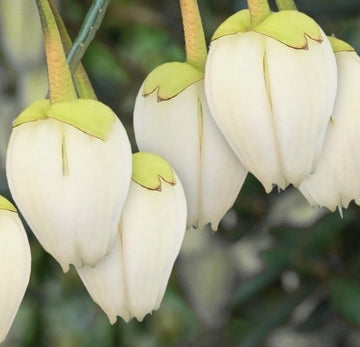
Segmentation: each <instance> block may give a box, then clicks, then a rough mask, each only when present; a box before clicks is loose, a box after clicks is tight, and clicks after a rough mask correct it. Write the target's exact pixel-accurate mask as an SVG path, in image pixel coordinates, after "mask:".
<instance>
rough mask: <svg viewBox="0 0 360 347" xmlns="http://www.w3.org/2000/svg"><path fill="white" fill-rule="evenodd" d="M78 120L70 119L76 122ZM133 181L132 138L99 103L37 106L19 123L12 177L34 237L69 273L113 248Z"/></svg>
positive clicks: (10, 156)
mask: <svg viewBox="0 0 360 347" xmlns="http://www.w3.org/2000/svg"><path fill="white" fill-rule="evenodd" d="M72 117H73V118H72ZM130 176H131V150H130V144H129V140H128V137H127V135H126V132H125V129H124V128H123V126H122V124H121V123H120V121H119V120H118V119H117V117H116V115H115V114H114V113H113V112H112V111H111V110H110V109H109V108H108V107H106V106H105V105H103V104H101V103H100V102H98V101H94V100H81V99H79V100H76V101H74V102H68V103H58V104H54V105H51V106H50V105H49V102H48V101H47V100H42V101H39V102H37V103H35V104H33V105H32V106H30V107H29V108H27V109H26V110H25V111H24V112H23V113H22V114H21V115H20V116H19V117H18V118H17V120H15V127H14V129H13V132H12V134H11V138H10V142H9V147H8V154H7V178H8V182H9V187H10V190H11V193H12V196H13V198H14V200H15V201H16V204H17V205H18V207H19V209H20V211H21V213H22V214H23V216H24V217H25V219H26V221H27V222H28V224H29V226H30V227H31V229H32V231H33V232H34V234H35V235H36V237H37V238H38V240H39V241H40V243H41V244H42V246H43V247H44V248H45V250H46V251H47V252H49V253H50V254H51V255H52V256H53V257H54V258H55V259H56V260H57V261H58V262H59V263H60V265H61V266H62V268H63V270H64V271H65V272H66V271H67V270H68V268H69V264H74V265H76V266H78V267H79V266H82V264H83V263H85V264H90V265H95V264H96V263H97V262H98V261H99V260H100V259H101V258H102V257H103V256H104V255H105V254H108V253H109V252H110V250H111V248H112V245H113V242H114V240H115V237H116V231H117V225H118V222H119V218H120V215H121V210H122V206H123V204H124V201H125V198H126V194H127V191H128V187H129V184H130Z"/></svg>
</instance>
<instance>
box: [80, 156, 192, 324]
mask: <svg viewBox="0 0 360 347" xmlns="http://www.w3.org/2000/svg"><path fill="white" fill-rule="evenodd" d="M185 228H186V200H185V195H184V191H183V188H182V185H181V183H180V180H179V178H178V177H177V175H176V173H175V172H174V171H173V169H172V168H171V166H170V165H169V164H168V163H167V162H166V161H165V160H164V159H162V158H161V157H159V156H157V155H155V154H151V153H136V154H134V155H133V173H132V181H131V184H130V189H129V194H128V197H127V199H126V202H125V206H124V209H123V214H122V217H121V220H120V223H119V229H118V235H117V239H116V242H115V245H114V248H113V250H112V251H111V253H110V254H109V255H108V256H106V257H105V258H104V259H102V260H101V261H100V262H99V263H98V264H97V265H96V266H95V267H90V266H84V267H83V268H81V269H78V273H79V275H80V277H81V279H82V281H83V282H84V284H85V286H86V288H87V290H88V292H89V293H90V295H91V297H92V298H93V300H94V301H95V302H96V303H98V304H99V306H100V307H101V308H102V309H103V310H104V311H105V313H106V314H107V316H108V317H109V320H110V322H111V323H114V322H115V321H116V318H117V316H120V317H122V318H123V319H124V320H125V321H129V320H130V319H131V318H133V317H135V318H137V319H138V320H139V321H141V320H142V319H143V318H144V316H145V315H146V314H148V313H151V312H152V311H153V310H156V309H158V308H159V306H160V303H161V301H162V298H163V296H164V293H165V289H166V286H167V282H168V279H169V276H170V274H171V270H172V267H173V264H174V262H175V259H176V257H177V256H178V253H179V251H180V247H181V243H182V240H183V237H184V233H185Z"/></svg>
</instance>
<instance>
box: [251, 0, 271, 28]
mask: <svg viewBox="0 0 360 347" xmlns="http://www.w3.org/2000/svg"><path fill="white" fill-rule="evenodd" d="M247 3H248V7H249V11H250V16H251V27H252V28H254V27H256V26H257V25H259V24H260V23H261V22H263V21H264V20H265V19H266V18H267V17H268V16H270V14H271V9H270V6H269V3H268V2H267V0H247Z"/></svg>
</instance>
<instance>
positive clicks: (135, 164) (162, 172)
mask: <svg viewBox="0 0 360 347" xmlns="http://www.w3.org/2000/svg"><path fill="white" fill-rule="evenodd" d="M131 179H132V181H133V182H135V183H137V184H139V185H141V186H142V187H144V188H146V189H149V190H158V191H161V184H162V183H161V180H163V181H164V182H167V183H169V184H171V185H175V184H176V180H175V174H174V170H173V168H172V167H171V166H170V164H169V163H168V162H167V161H165V160H164V159H163V158H162V157H160V156H158V155H156V154H153V153H148V152H138V153H134V154H133V156H132V177H131Z"/></svg>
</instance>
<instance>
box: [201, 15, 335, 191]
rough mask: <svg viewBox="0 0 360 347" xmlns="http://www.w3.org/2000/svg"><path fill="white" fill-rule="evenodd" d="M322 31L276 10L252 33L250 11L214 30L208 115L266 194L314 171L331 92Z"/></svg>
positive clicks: (331, 65)
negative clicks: (209, 112)
mask: <svg viewBox="0 0 360 347" xmlns="http://www.w3.org/2000/svg"><path fill="white" fill-rule="evenodd" d="M336 85H337V83H336V62H335V58H334V54H333V51H332V49H331V46H330V43H329V41H328V39H327V38H326V36H325V34H324V33H323V31H322V30H321V28H320V27H319V26H318V25H317V24H316V23H315V22H314V21H313V20H312V19H311V18H309V17H307V16H306V15H304V14H303V13H300V12H297V11H281V12H278V13H273V14H271V15H270V16H268V17H267V18H266V19H265V20H264V21H263V22H262V23H260V24H258V25H257V26H255V27H253V28H251V26H250V15H249V11H248V10H243V11H240V12H238V13H236V14H235V15H233V16H232V17H230V18H229V19H227V20H226V21H225V22H224V23H223V24H222V25H221V26H220V27H219V28H218V30H217V31H216V32H215V34H214V36H213V40H212V43H211V46H210V51H209V56H208V60H207V64H206V71H205V89H206V96H207V100H208V103H209V107H210V111H211V113H212V115H213V117H214V119H215V122H216V123H217V125H218V126H219V128H220V130H221V131H222V133H223V134H224V136H225V138H226V139H227V141H228V142H229V144H230V145H231V147H232V148H233V150H234V151H235V153H236V154H237V156H238V158H239V159H240V161H241V162H242V163H243V165H244V166H245V167H246V168H247V169H248V170H249V172H251V173H253V174H254V175H255V176H256V177H257V178H258V179H259V180H260V182H261V183H262V184H263V186H264V187H265V190H266V191H267V192H270V191H271V190H272V187H273V185H274V184H275V185H277V186H278V187H280V188H281V189H285V188H286V187H287V186H288V185H289V184H293V185H295V186H298V185H299V184H300V183H301V181H302V180H303V179H304V178H305V177H306V176H307V175H309V174H310V173H311V172H313V171H314V170H315V168H316V165H317V163H318V160H319V158H320V154H321V151H322V146H323V142H324V138H325V133H326V129H327V126H328V123H329V120H330V116H331V112H332V109H333V104H334V100H335V93H336Z"/></svg>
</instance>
